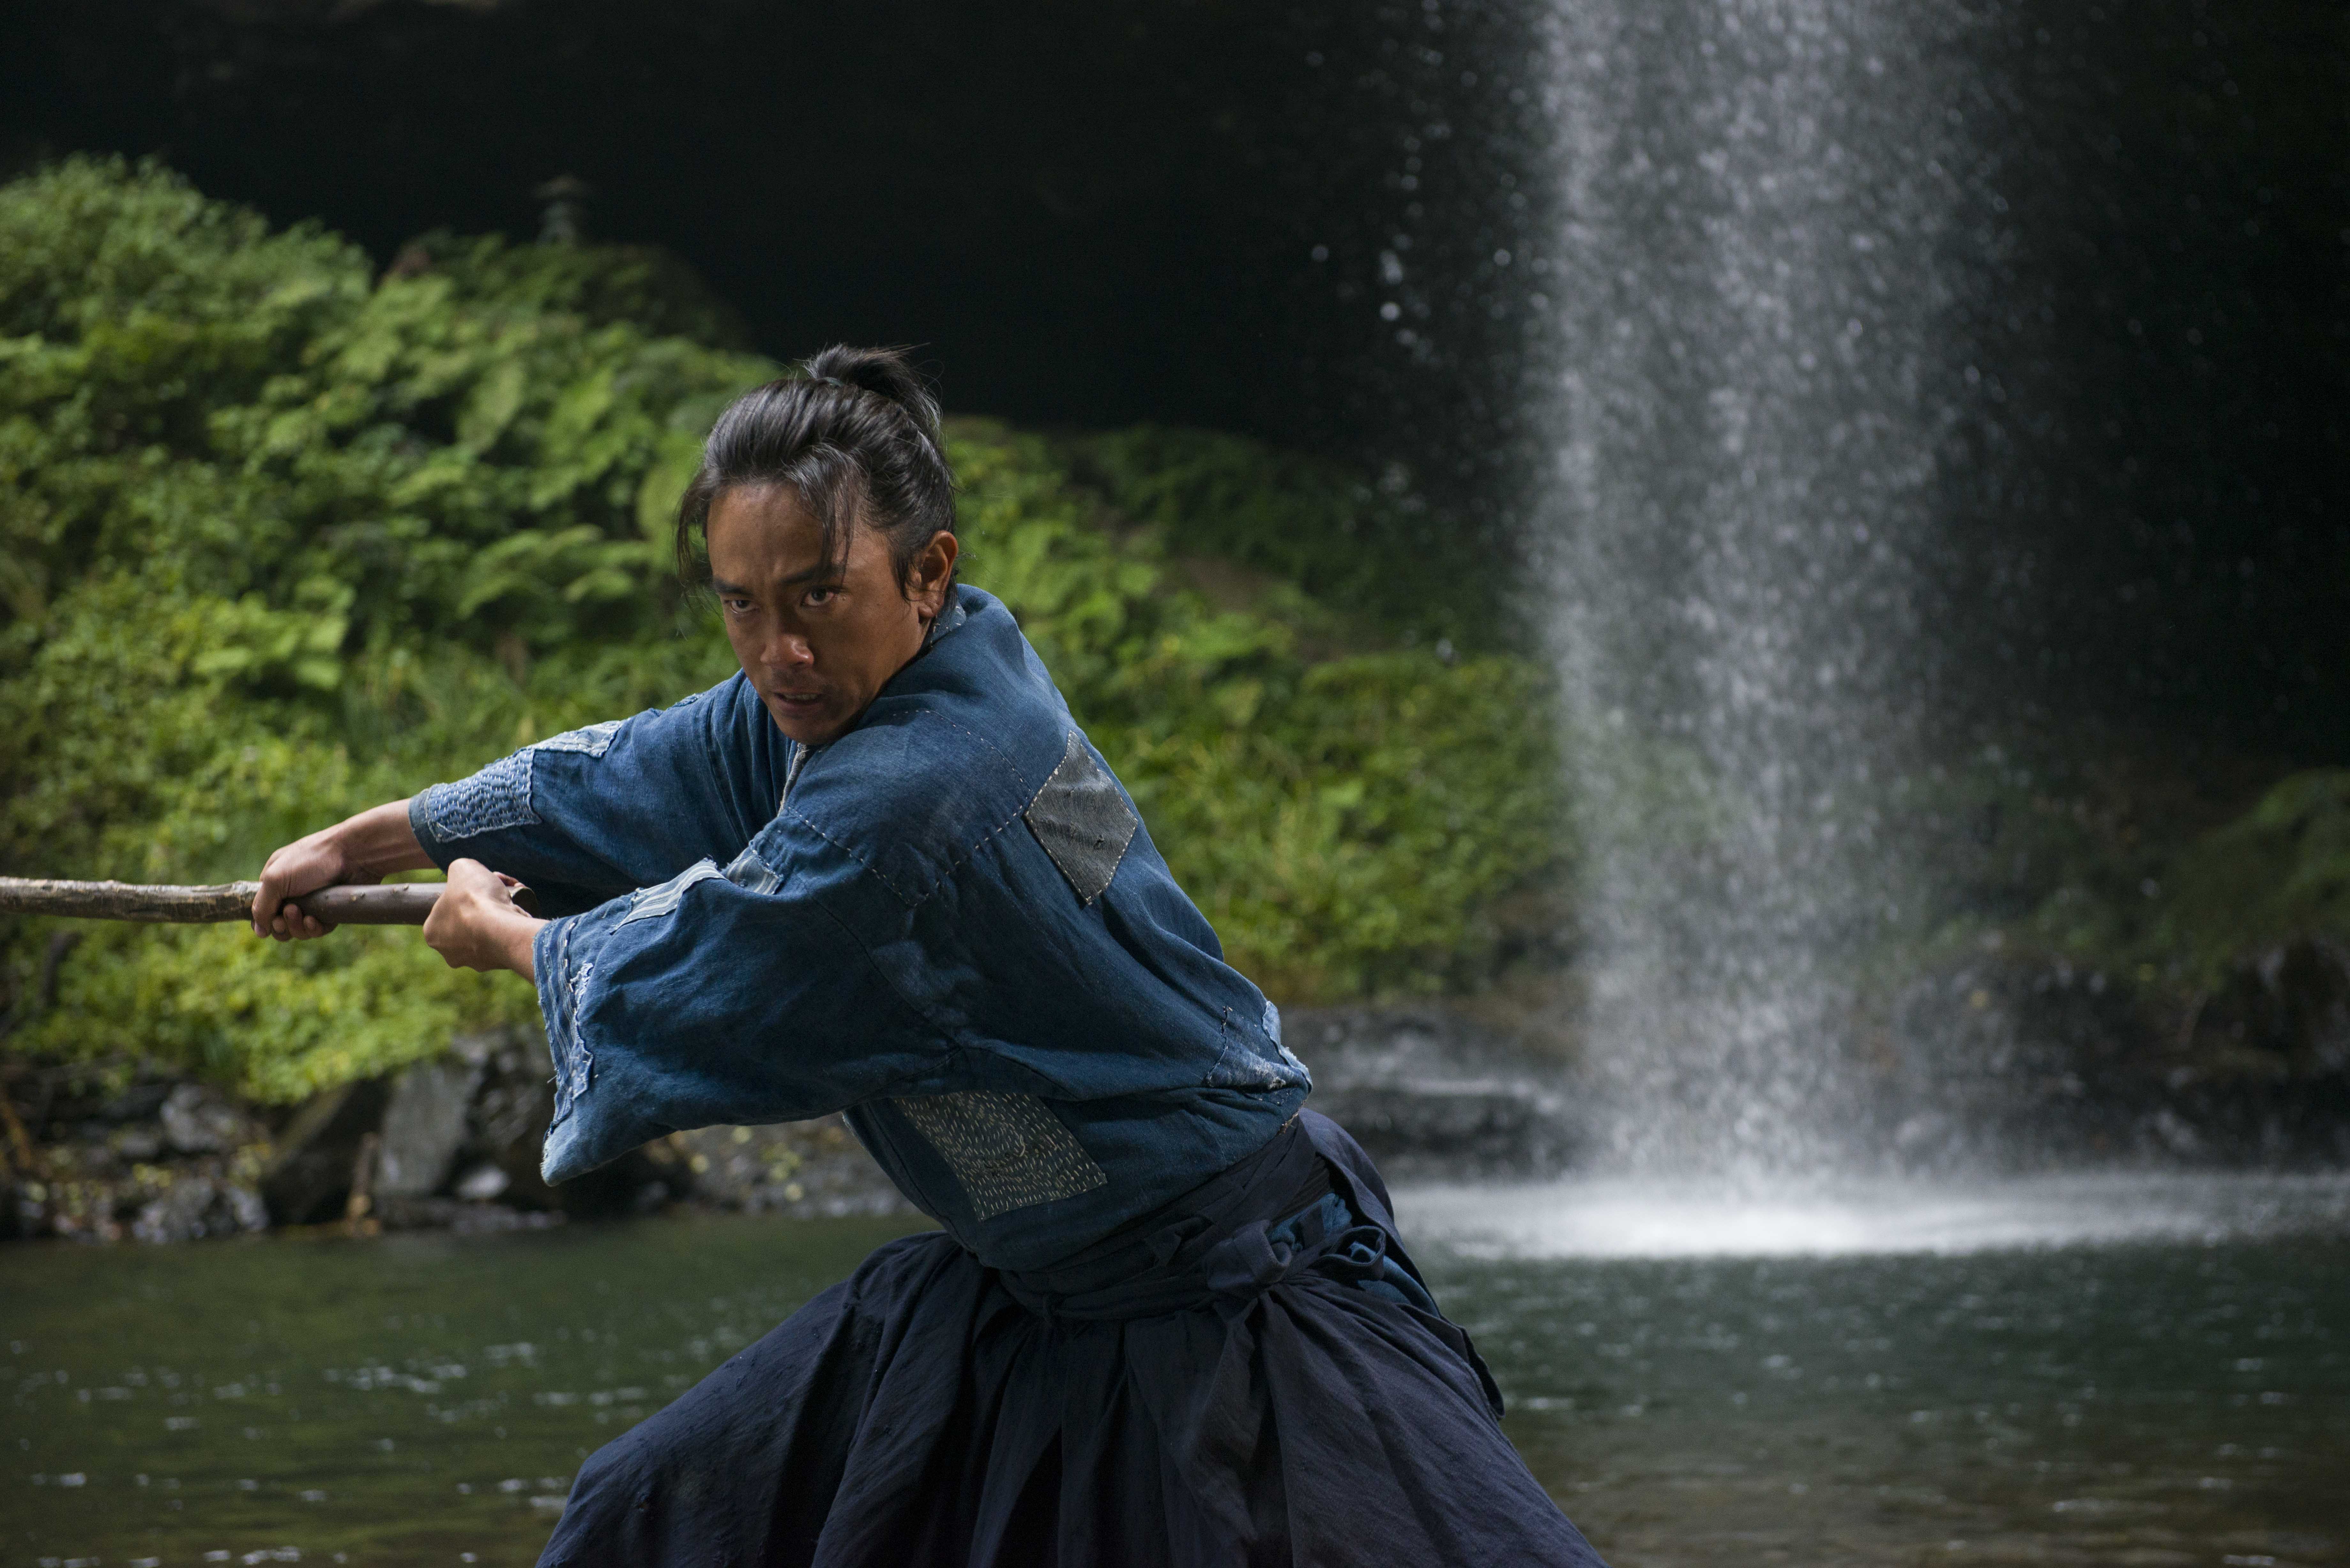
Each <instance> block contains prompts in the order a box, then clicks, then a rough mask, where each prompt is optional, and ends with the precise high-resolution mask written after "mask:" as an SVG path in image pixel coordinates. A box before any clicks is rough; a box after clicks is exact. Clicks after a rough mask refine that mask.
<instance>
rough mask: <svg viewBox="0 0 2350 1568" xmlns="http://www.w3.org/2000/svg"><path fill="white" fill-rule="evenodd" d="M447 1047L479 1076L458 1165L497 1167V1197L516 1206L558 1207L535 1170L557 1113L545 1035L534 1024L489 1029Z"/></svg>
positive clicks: (466, 1166) (555, 1199)
mask: <svg viewBox="0 0 2350 1568" xmlns="http://www.w3.org/2000/svg"><path fill="white" fill-rule="evenodd" d="M451 1050H452V1053H453V1054H455V1055H456V1056H457V1058H458V1059H459V1060H460V1061H463V1062H464V1063H466V1064H468V1065H470V1066H472V1067H474V1068H476V1069H478V1070H479V1071H480V1073H481V1075H482V1076H481V1082H480V1085H479V1086H478V1087H477V1089H476V1090H475V1092H474V1096H473V1105H472V1106H470V1107H468V1109H467V1111H466V1123H465V1125H466V1128H467V1137H466V1141H465V1144H464V1146H463V1147H462V1148H461V1149H460V1150H459V1151H458V1156H457V1166H458V1168H460V1169H463V1170H472V1169H473V1168H476V1167H478V1166H480V1165H484V1164H487V1165H493V1166H495V1167H496V1168H497V1169H498V1171H499V1172H500V1173H501V1174H502V1175H503V1176H504V1178H505V1186H504V1189H502V1190H500V1191H499V1192H498V1193H497V1194H496V1195H495V1196H496V1197H497V1198H499V1199H501V1200H502V1201H504V1202H505V1203H508V1204H511V1205H513V1206H515V1207H516V1208H519V1209H532V1210H537V1209H555V1208H558V1207H561V1206H562V1200H561V1199H559V1198H558V1197H557V1196H556V1191H555V1189H553V1188H551V1187H549V1186H547V1184H546V1181H545V1180H543V1179H541V1178H540V1176H539V1173H538V1171H539V1156H540V1154H541V1152H542V1146H543V1145H544V1144H545V1142H546V1127H547V1124H548V1123H549V1122H550V1121H552V1120H553V1119H554V1116H555V1091H554V1084H553V1080H554V1076H555V1064H554V1063H553V1062H551V1061H550V1060H548V1058H547V1054H546V1037H545V1036H544V1035H542V1034H540V1033H539V1032H538V1031H536V1029H529V1030H525V1029H499V1030H490V1031H485V1032H483V1033H473V1034H463V1035H460V1036H458V1037H457V1039H456V1040H455V1041H454V1042H452V1045H451Z"/></svg>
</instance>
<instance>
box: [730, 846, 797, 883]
mask: <svg viewBox="0 0 2350 1568" xmlns="http://www.w3.org/2000/svg"><path fill="white" fill-rule="evenodd" d="M726 879H727V880H728V881H729V882H732V883H733V884H734V886H736V887H737V888H742V889H743V890H744V891H745V892H751V893H772V892H774V891H775V889H776V888H780V887H782V886H783V885H784V879H783V878H782V877H778V876H776V875H775V867H772V866H770V865H768V864H767V863H766V862H765V861H764V860H762V859H760V858H759V856H758V852H757V851H755V850H754V849H752V848H750V847H749V846H744V848H743V853H742V854H740V855H737V856H736V857H734V858H733V859H732V860H730V861H728V862H727V863H726Z"/></svg>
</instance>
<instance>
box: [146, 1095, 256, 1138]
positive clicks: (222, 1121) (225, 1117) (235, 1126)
mask: <svg viewBox="0 0 2350 1568" xmlns="http://www.w3.org/2000/svg"><path fill="white" fill-rule="evenodd" d="M158 1119H159V1120H161V1123H162V1134H163V1141H164V1143H166V1144H168V1145H169V1146H170V1147H171V1148H172V1151H173V1152H174V1153H177V1154H220V1153H223V1152H224V1151H225V1150H228V1149H231V1148H234V1147H236V1146H237V1145H238V1144H240V1143H244V1142H245V1141H247V1140H248V1139H249V1137H251V1127H250V1124H248V1122H247V1121H246V1119H245V1116H244V1113H243V1112H241V1111H239V1110H238V1109H237V1108H236V1107H235V1106H233V1105H231V1104H229V1103H228V1101H227V1100H225V1099H224V1098H223V1097H222V1096H219V1095H217V1094H215V1093H213V1091H212V1090H211V1089H208V1088H206V1087H204V1086H203V1085H201V1084H180V1085H175V1086H174V1087H173V1088H172V1092H171V1093H170V1094H169V1095H168V1096H165V1097H164V1100H163V1103H162V1106H161V1108H160V1110H159V1112H158Z"/></svg>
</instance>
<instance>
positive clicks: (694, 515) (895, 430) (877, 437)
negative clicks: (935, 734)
mask: <svg viewBox="0 0 2350 1568" xmlns="http://www.w3.org/2000/svg"><path fill="white" fill-rule="evenodd" d="M799 370H800V373H799V374H798V375H797V376H787V377H785V378H784V379H781V380H776V381H770V382H768V383H767V384H766V385H765V386H764V387H760V388H757V389H754V390H752V391H748V392H745V393H743V395H742V396H741V397H739V398H737V399H735V400H734V401H733V403H732V404H730V405H729V406H728V408H727V410H726V411H725V412H724V413H723V414H721V415H719V416H718V422H717V424H716V425H714V426H712V429H711V431H710V440H709V441H708V443H707V444H706V445H705V446H704V447H703V448H702V467H701V469H700V470H699V471H698V472H696V473H695V474H694V476H693V482H692V483H691V484H688V485H687V486H686V487H685V494H684V495H683V497H682V498H681V499H680V500H679V502H678V507H677V565H678V573H679V575H680V576H682V577H684V578H686V579H687V580H688V581H690V582H691V581H707V580H708V576H709V569H708V563H707V559H706V550H705V549H704V548H702V545H706V543H707V538H708V532H709V527H710V508H711V506H712V504H714V503H716V501H717V499H718V497H719V496H720V495H721V494H723V493H724V492H726V491H728V490H731V489H733V488H734V487H735V486H736V485H741V484H787V485H789V486H791V488H792V489H793V491H795V493H797V494H798V496H799V499H800V504H801V505H803V506H805V507H806V508H807V509H808V511H809V512H810V513H811V514H814V515H815V517H816V521H817V523H818V524H819V525H820V526H821V527H822V528H823V530H824V558H825V560H826V561H827V562H828V563H833V564H836V565H837V563H839V562H840V561H841V560H843V559H845V558H846V557H847V553H848V540H849V534H850V530H851V529H853V528H854V527H855V526H856V525H857V524H858V523H860V522H861V523H863V524H865V525H866V526H867V527H869V528H872V529H873V530H875V531H876V532H878V533H879V534H880V535H881V536H882V538H883V540H884V541H885V542H886V543H887V544H888V545H889V561H890V565H891V566H892V567H894V568H895V570H896V572H897V574H898V588H899V592H901V593H902V592H904V591H905V588H906V583H907V579H908V577H909V576H910V575H911V573H912V571H913V566H914V558H915V557H916V556H919V555H920V553H921V549H922V546H923V545H927V544H929V543H930V542H931V538H932V537H933V536H935V535H939V534H942V533H944V534H951V533H953V532H954V471H953V470H952V469H951V468H950V467H948V465H947V459H946V452H945V450H944V449H943V448H942V447H941V445H940V441H939V405H938V401H937V400H936V399H934V398H932V397H931V391H930V388H929V387H928V386H927V385H925V384H924V382H923V379H922V377H921V374H920V372H919V371H917V370H916V369H914V367H913V365H912V363H911V362H910V360H909V359H908V358H906V351H905V350H904V349H902V348H848V347H847V346H846V345H839V344H837V345H835V346H834V347H832V348H827V349H826V350H825V351H824V352H823V353H821V354H818V355H816V356H815V357H814V358H810V359H808V360H806V361H805V362H804V363H803V364H801V366H800V367H799ZM947 586H948V587H949V589H950V590H951V589H952V587H953V586H954V584H953V574H952V573H951V572H950V573H949V574H948V583H947Z"/></svg>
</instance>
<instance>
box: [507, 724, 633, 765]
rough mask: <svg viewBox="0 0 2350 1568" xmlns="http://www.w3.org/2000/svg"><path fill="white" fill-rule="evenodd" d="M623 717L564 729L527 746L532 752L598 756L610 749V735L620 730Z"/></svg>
mask: <svg viewBox="0 0 2350 1568" xmlns="http://www.w3.org/2000/svg"><path fill="white" fill-rule="evenodd" d="M627 722H628V721H627V720H625V719H607V720H605V721H604V722H602V723H600V724H590V725H588V726H587V728H586V729H584V730H566V731H564V732H563V733H561V734H559V735H549V736H548V737H547V738H546V740H544V741H541V742H538V743H537V744H536V745H535V746H532V747H531V748H529V749H530V750H532V751H534V752H578V753H582V754H583V755H586V756H590V757H600V756H602V755H603V754H604V753H606V752H608V751H609V750H611V749H612V737H613V736H614V735H617V734H619V732H620V726H621V725H622V724H625V723H627Z"/></svg>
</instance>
